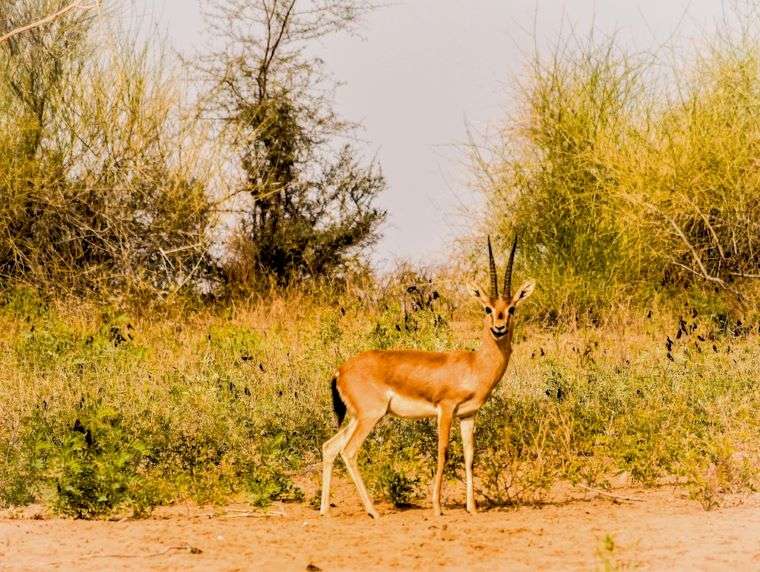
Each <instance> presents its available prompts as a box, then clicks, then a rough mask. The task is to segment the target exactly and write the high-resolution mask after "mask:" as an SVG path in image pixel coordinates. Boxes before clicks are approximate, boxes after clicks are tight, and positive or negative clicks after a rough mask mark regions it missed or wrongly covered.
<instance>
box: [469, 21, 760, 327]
mask: <svg viewBox="0 0 760 572" xmlns="http://www.w3.org/2000/svg"><path fill="white" fill-rule="evenodd" d="M759 49H760V41H757V40H755V39H751V36H743V38H742V40H741V41H740V42H734V41H732V40H731V36H730V35H729V36H721V38H720V39H719V40H718V41H716V42H715V43H714V45H712V46H711V47H710V48H709V50H707V51H706V53H701V54H700V56H699V57H698V58H697V59H695V60H693V61H691V62H690V63H688V64H681V65H680V67H677V68H675V69H674V70H671V71H670V74H671V75H668V76H667V78H665V79H666V80H667V81H660V80H662V79H663V78H662V77H659V75H661V74H660V71H659V70H660V69H661V67H660V64H661V61H660V60H659V59H658V58H657V57H656V56H651V57H650V56H647V57H644V56H631V55H629V54H626V53H625V51H624V50H622V49H621V48H620V47H618V46H617V45H616V44H615V42H614V40H611V41H608V42H606V43H602V44H600V43H596V42H593V41H589V42H575V40H574V39H570V40H563V41H561V42H560V44H559V47H558V48H557V50H555V52H554V53H552V54H551V55H550V56H549V57H548V58H542V57H536V60H535V63H534V65H533V67H532V68H531V75H530V77H529V80H528V81H527V82H526V85H525V87H524V90H523V92H522V107H521V113H520V115H518V116H516V117H515V118H514V120H513V121H511V122H510V123H509V125H508V127H507V128H506V129H505V131H504V135H503V139H502V141H500V142H499V143H498V144H497V145H496V149H495V151H496V154H495V155H494V158H493V159H492V160H491V161H490V162H488V161H485V162H484V161H482V156H480V157H479V159H480V162H479V165H480V167H481V168H482V172H483V174H484V177H483V179H482V180H483V182H484V185H483V189H484V191H485V194H486V197H487V199H488V207H489V208H488V212H489V213H490V215H489V217H488V221H487V222H488V224H489V227H490V228H497V229H499V231H500V234H501V235H503V236H509V235H511V234H512V233H513V232H519V233H520V234H521V236H522V245H523V251H522V255H521V256H520V258H519V260H520V264H522V265H523V267H524V268H525V270H526V271H527V272H529V273H530V274H531V275H533V276H535V277H536V279H537V280H538V283H539V284H540V286H541V291H542V292H543V295H542V297H541V298H540V299H541V300H542V302H543V304H542V306H543V307H544V308H545V312H546V314H547V315H548V314H553V315H558V314H565V315H569V314H574V313H575V312H578V311H580V312H581V313H588V312H591V313H596V314H598V313H599V311H600V310H601V309H603V308H609V307H611V306H612V305H614V304H615V303H617V302H618V301H620V300H621V299H633V300H635V301H638V302H641V301H645V300H649V299H651V297H652V296H653V295H665V296H670V295H672V293H673V292H676V291H679V290H683V289H687V290H701V291H703V292H710V291H713V290H714V289H715V288H716V287H717V288H718V289H719V290H720V291H721V292H726V293H730V294H731V296H730V297H733V298H739V299H740V300H742V301H743V302H745V303H746V297H747V287H746V286H747V284H748V282H749V281H752V280H754V279H756V278H759V277H760V256H758V251H757V249H758V236H760V185H759V183H760V180H758V175H757V162H758V160H759V157H760V155H758V151H759V150H760V145H759V144H760V137H759V135H760V131H758V125H760V122H758V110H759V109H760V58H759V57H758V50H759ZM664 85H668V86H671V87H672V86H673V85H677V87H678V89H676V90H672V92H667V91H666V90H665V89H664V87H663V86H664Z"/></svg>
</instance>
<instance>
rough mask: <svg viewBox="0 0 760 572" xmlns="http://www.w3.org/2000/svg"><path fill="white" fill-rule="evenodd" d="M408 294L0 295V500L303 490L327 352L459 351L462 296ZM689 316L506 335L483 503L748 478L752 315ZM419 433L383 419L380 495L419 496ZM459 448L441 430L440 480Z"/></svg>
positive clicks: (712, 498) (376, 476) (376, 447)
mask: <svg viewBox="0 0 760 572" xmlns="http://www.w3.org/2000/svg"><path fill="white" fill-rule="evenodd" d="M407 286H408V284H406V283H404V284H403V286H402V285H397V286H394V287H391V288H389V289H387V290H384V291H378V290H374V289H366V290H361V291H356V292H353V293H347V294H343V295H340V296H335V295H333V296H328V295H326V294H320V295H311V296H305V295H301V294H297V293H293V294H289V295H288V296H286V297H284V298H283V297H278V296H275V297H273V298H272V299H269V300H266V301H261V302H257V303H250V304H247V305H243V306H238V307H234V308H230V309H228V310H223V311H218V312H216V313H215V312H212V311H201V312H191V313H184V312H182V311H180V310H179V309H174V310H171V309H169V310H167V311H166V312H165V313H164V314H163V315H152V316H151V315H147V316H143V317H136V316H131V315H126V314H123V313H116V312H110V311H108V310H104V309H102V308H98V307H97V306H91V305H88V304H86V303H79V304H77V305H67V304H63V303H54V304H50V305H46V304H45V303H44V302H43V301H41V300H39V299H37V298H36V297H35V296H34V295H33V294H30V293H29V292H28V291H17V292H13V293H7V294H5V295H4V297H3V300H2V308H1V309H0V502H2V503H3V504H6V505H9V504H10V505H13V504H24V503H27V502H31V501H34V500H37V501H42V502H44V503H46V504H47V505H48V506H49V507H50V508H51V509H52V510H54V511H58V512H61V513H64V514H71V515H75V516H80V517H93V516H98V515H102V514H108V513H110V512H112V511H114V510H118V511H121V510H125V509H131V510H133V511H134V512H135V513H137V514H141V513H144V512H146V511H149V510H150V508H151V507H152V506H155V505H156V504H161V503H167V502H172V501H176V500H179V499H183V498H193V499H196V500H199V501H214V502H221V501H223V500H225V499H229V498H231V497H234V496H236V497H239V496H241V495H242V496H243V497H244V498H247V499H248V500H250V501H251V502H254V503H256V504H266V503H267V502H270V501H271V500H275V499H284V500H288V499H291V500H298V499H301V498H302V497H303V493H302V492H301V491H300V489H299V488H298V487H297V486H296V485H295V484H294V481H293V477H294V476H296V475H298V474H300V473H302V472H303V473H304V474H311V475H313V474H314V472H313V471H307V469H308V468H309V467H310V466H311V465H313V464H315V463H318V462H319V459H320V445H321V443H322V441H323V440H324V439H325V438H327V437H328V436H329V435H330V434H332V433H333V432H334V431H335V419H334V417H333V415H332V412H331V408H330V403H329V380H330V378H331V375H332V372H333V371H334V369H335V367H336V366H337V365H338V364H339V363H340V362H341V361H342V360H343V359H345V358H347V357H349V356H350V355H352V354H353V353H355V352H357V351H359V350H361V349H366V348H372V347H385V346H389V345H391V346H393V347H418V348H428V349H447V348H453V347H458V348H473V347H475V346H476V345H477V337H478V335H479V331H480V328H479V322H480V314H479V312H478V310H477V308H475V307H474V306H475V305H474V304H470V302H463V301H461V300H460V299H459V297H458V296H456V295H452V294H449V296H445V295H442V294H445V293H437V294H436V296H437V297H433V296H432V292H430V288H429V286H425V288H427V290H426V291H425V292H424V293H423V294H421V295H419V296H418V295H417V292H415V291H412V292H408V291H407ZM428 294H431V295H428ZM444 298H445V299H446V300H447V302H446V303H445V302H444ZM419 301H422V302H423V304H417V302H419ZM448 303H451V304H452V305H451V306H450V307H452V308H453V307H456V308H458V309H457V310H456V311H454V312H453V314H452V313H449V306H448V305H447V304H448ZM404 306H406V318H405V312H404ZM689 312H690V309H689V308H685V309H684V316H685V318H684V322H683V325H682V324H681V323H680V322H679V320H678V318H677V317H672V316H671V314H669V313H666V312H663V313H662V315H661V314H660V311H659V310H656V309H655V314H654V316H653V317H651V318H650V319H647V318H646V317H645V316H644V315H634V314H627V313H624V314H623V315H621V317H620V318H619V319H618V320H615V321H614V322H609V323H607V324H605V325H603V326H601V328H600V329H579V330H572V331H559V330H545V329H542V327H540V326H538V325H535V324H530V323H525V324H523V325H521V326H520V329H519V332H518V334H517V336H516V351H515V354H514V357H513V362H512V364H511V365H510V368H509V371H508V373H507V376H506V378H505V380H504V382H503V383H502V384H501V385H500V386H499V388H498V390H497V391H496V393H495V395H494V396H493V398H492V400H491V401H490V402H489V403H488V405H487V406H486V407H485V409H484V410H483V411H482V413H481V414H480V415H479V418H478V448H477V457H476V472H477V476H478V479H479V482H480V485H479V488H480V491H481V492H482V494H483V496H484V497H485V498H486V499H489V500H490V501H491V502H493V503H509V502H534V501H540V500H541V499H543V498H545V496H546V495H547V494H548V491H549V490H550V488H551V487H552V485H554V484H555V483H557V482H560V481H571V482H582V483H585V484H588V485H594V486H605V485H606V483H607V482H608V480H609V479H610V478H611V477H613V476H615V475H617V474H618V473H620V472H625V473H628V474H629V475H630V476H631V478H633V479H634V480H636V481H638V482H642V483H655V482H658V481H659V480H661V479H662V478H668V477H672V476H677V477H680V478H682V479H683V480H684V482H685V483H687V484H689V486H691V487H692V490H693V491H694V494H695V495H696V496H697V497H698V498H700V500H702V501H703V502H704V503H705V506H708V507H709V506H713V505H714V504H715V503H717V502H719V501H720V496H721V493H723V492H725V491H727V490H736V489H737V488H746V487H751V486H754V484H756V483H757V481H756V477H757V469H758V456H757V455H758V449H757V447H758V443H759V442H760V440H758V436H759V435H760V422H759V421H758V417H757V415H756V412H757V410H758V407H760V386H758V384H757V379H758V378H760V360H759V359H758V355H760V353H758V349H760V337H759V336H758V333H757V324H737V322H736V320H735V319H733V318H729V317H727V316H711V315H701V314H699V313H697V315H696V316H693V315H692V313H689ZM682 326H683V327H682ZM677 330H682V332H681V334H680V335H679V334H676V331H677ZM683 330H685V331H686V333H684V332H683ZM667 336H670V338H671V340H672V341H673V346H672V348H671V350H670V351H668V349H666V347H665V343H666V337H667ZM668 356H670V357H668ZM434 444H435V426H434V422H432V421H416V422H411V421H406V420H397V419H393V420H391V419H389V420H386V421H384V422H383V423H381V424H380V426H379V427H378V428H377V429H376V431H375V432H374V433H373V434H372V435H371V436H370V438H369V439H368V441H367V444H366V446H365V451H364V453H363V456H362V466H363V471H364V472H365V474H366V477H367V480H368V483H369V484H370V486H371V487H372V489H373V490H374V491H375V493H376V494H377V495H382V496H385V497H386V498H388V499H389V500H391V501H392V502H394V503H396V504H404V503H409V502H414V501H415V500H418V499H419V498H420V497H422V496H424V495H425V494H426V492H427V486H428V483H429V477H430V471H431V469H432V467H433V462H434V458H433V455H434V451H435V445H434ZM461 460H462V459H461V444H460V443H459V440H458V437H457V438H456V439H455V442H454V446H453V450H452V457H451V461H452V462H451V463H450V465H449V474H450V475H451V476H455V475H458V476H461V470H462V469H461V467H462V463H461ZM296 480H297V479H296Z"/></svg>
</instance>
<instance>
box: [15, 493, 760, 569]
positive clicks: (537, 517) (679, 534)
mask: <svg viewBox="0 0 760 572" xmlns="http://www.w3.org/2000/svg"><path fill="white" fill-rule="evenodd" d="M336 485H337V486H336V489H337V490H336V491H335V492H336V494H335V495H334V496H335V502H336V503H337V505H338V506H337V507H336V508H334V509H333V514H332V515H331V516H330V517H327V518H320V517H319V515H318V514H317V513H316V511H314V510H313V509H311V508H310V507H309V506H307V505H299V504H289V505H278V506H273V507H271V508H270V509H269V512H270V515H269V516H263V515H261V513H257V512H252V511H251V509H249V508H247V507H244V506H241V505H235V506H228V507H223V508H211V507H195V506H174V507H170V508H167V509H162V510H160V511H157V512H156V513H155V514H154V516H153V517H152V518H150V519H147V520H123V521H120V522H106V521H97V522H92V521H90V522H88V521H76V520H63V519H35V518H31V517H33V516H34V512H35V510H37V511H38V510H39V509H34V508H32V509H29V510H27V511H25V513H24V514H22V515H19V514H16V515H10V514H8V513H5V514H4V515H3V516H2V518H0V570H3V571H5V570H25V571H26V570H50V569H55V570H179V569H187V570H318V569H322V570H348V569H353V570H368V569H387V568H398V569H417V570H422V569H425V570H427V569H458V570H460V569H471V570H536V569H541V570H594V569H598V570H600V569H601V570H603V569H605V568H607V569H610V568H612V569H616V568H642V569H651V570H727V569H732V570H760V494H754V495H750V496H742V497H736V498H732V499H730V501H729V503H728V505H729V506H724V507H723V508H720V509H717V510H713V511H710V512H705V511H704V510H703V509H702V508H701V506H700V505H699V504H697V503H696V502H694V501H690V500H688V498H687V497H686V495H685V494H684V493H683V491H678V490H674V489H672V488H663V489H659V490H654V491H652V490H648V491H641V490H634V489H627V490H624V491H617V492H616V494H618V495H620V496H626V497H634V498H637V499H640V502H628V501H625V500H622V501H616V500H615V499H611V498H608V497H602V496H599V495H596V494H594V493H590V494H589V495H588V498H585V499H574V500H568V501H564V502H557V503H554V504H549V505H544V506H543V507H541V508H536V507H523V508H519V509H509V510H489V511H482V512H480V513H478V514H477V515H475V516H470V515H468V514H467V513H466V512H465V511H464V510H463V509H462V508H461V506H458V505H457V506H454V505H452V506H449V507H448V510H447V511H446V514H445V515H444V516H443V517H442V518H434V517H432V516H431V514H430V511H429V509H428V508H427V507H424V508H413V509H408V510H403V511H399V510H393V509H391V508H390V507H388V506H382V505H381V506H379V507H378V508H379V509H380V510H381V512H382V513H383V517H382V518H381V519H380V520H379V521H377V522H373V521H372V520H370V519H369V518H368V517H366V516H365V515H364V514H363V513H362V511H361V508H360V506H359V503H358V501H357V500H356V498H355V495H354V493H353V490H352V489H351V488H350V486H349V485H348V483H345V482H338V483H336ZM38 516H39V515H38Z"/></svg>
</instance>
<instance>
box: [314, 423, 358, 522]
mask: <svg viewBox="0 0 760 572" xmlns="http://www.w3.org/2000/svg"><path fill="white" fill-rule="evenodd" d="M355 429H356V420H355V419H351V420H350V421H349V422H348V423H347V424H346V425H345V426H344V427H343V428H342V429H340V430H339V431H338V432H337V433H336V434H335V435H333V436H332V437H330V438H329V439H328V440H327V441H325V442H324V444H323V445H322V502H321V504H320V507H319V514H321V515H323V516H324V515H326V514H327V511H328V510H329V509H330V483H331V481H332V472H333V464H334V463H335V458H336V457H337V456H338V453H340V451H341V449H343V447H345V446H346V442H347V441H348V439H349V437H351V434H352V433H353V432H354V430H355Z"/></svg>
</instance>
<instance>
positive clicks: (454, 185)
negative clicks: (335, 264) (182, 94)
mask: <svg viewBox="0 0 760 572" xmlns="http://www.w3.org/2000/svg"><path fill="white" fill-rule="evenodd" d="M201 1H202V0H126V2H127V5H128V6H129V9H130V10H132V12H133V14H134V15H135V16H137V17H138V18H142V19H145V20H147V21H155V22H157V23H158V24H157V25H158V26H159V27H161V28H162V29H163V30H165V31H166V32H167V34H168V37H169V40H170V42H171V43H172V44H173V46H174V47H175V48H176V49H177V50H178V51H179V52H181V53H191V52H192V51H193V50H194V49H195V48H196V47H200V46H201V45H202V43H203V41H204V39H203V19H202V16H201V10H200V4H201ZM726 4H727V2H726V1H722V0H691V1H689V0H607V1H603V0H596V1H593V0H554V1H548V0H543V1H542V0H468V1H464V0H391V1H390V2H389V3H388V4H387V5H386V6H384V7H382V8H379V9H377V10H376V11H374V12H373V13H372V14H371V15H370V16H369V17H368V18H367V19H366V20H365V22H364V25H363V27H362V31H361V33H362V36H363V38H356V37H350V36H341V37H336V38H334V39H331V40H330V41H327V42H325V43H324V44H323V45H321V46H319V47H318V51H319V53H320V55H321V56H322V57H323V58H324V60H325V62H326V66H327V70H328V71H329V72H330V73H331V74H332V75H333V76H334V78H335V79H336V80H338V81H340V82H342V83H343V85H342V86H341V87H340V88H339V89H338V91H337V94H336V97H337V101H336V104H337V110H338V112H339V114H340V115H342V116H343V117H344V118H346V119H348V120H351V121H356V122H359V123H361V124H362V129H361V130H360V131H359V132H358V134H357V135H358V136H359V137H360V139H361V141H360V146H361V147H362V150H363V152H364V153H365V155H366V156H368V157H372V156H376V157H377V159H378V161H379V162H380V164H381V165H382V168H383V172H384V174H385V176H386V178H387V182H388V190H387V192H386V193H385V194H384V195H383V196H382V197H381V198H380V201H379V204H380V206H381V207H382V208H385V209H387V210H388V221H387V223H386V224H385V226H384V228H383V235H384V237H383V239H382V241H381V242H380V244H379V245H378V246H377V247H376V250H375V252H374V253H373V259H374V261H375V263H376V265H377V266H378V267H380V268H388V267H392V266H393V265H394V263H395V261H397V260H398V259H408V260H411V261H414V262H423V263H425V262H434V263H440V262H444V261H445V259H446V253H447V250H448V249H449V248H450V245H451V241H452V239H453V238H454V237H456V236H457V235H461V234H462V232H463V231H466V229H467V227H468V225H470V224H471V223H470V221H468V220H467V219H466V217H463V216H461V215H459V214H458V213H459V212H460V211H461V206H462V205H466V206H468V207H473V206H475V207H477V205H478V204H480V201H481V198H480V195H478V194H477V193H475V192H473V190H472V185H471V184H470V181H471V175H470V172H469V167H468V164H467V157H466V153H465V152H464V151H463V150H462V149H461V147H460V146H461V145H462V144H463V143H465V142H466V141H467V139H468V137H467V129H468V125H469V126H470V127H471V128H472V129H474V130H475V131H476V132H481V133H482V132H484V131H485V130H486V129H488V128H492V129H493V128H497V127H498V126H499V125H500V122H501V121H502V120H503V119H504V117H505V116H506V115H507V113H508V112H509V110H510V109H512V108H513V107H512V106H513V105H514V102H513V95H514V90H513V86H514V83H515V79H516V78H519V74H520V72H521V69H522V67H523V66H524V65H525V63H526V62H527V59H528V57H529V56H530V54H532V53H533V51H534V48H537V49H538V50H539V51H544V50H547V49H548V48H550V47H551V46H552V44H553V42H554V41H555V40H556V38H557V37H558V35H559V34H560V33H561V32H562V31H563V30H565V31H567V30H568V29H569V28H574V29H575V30H576V31H577V32H578V33H579V34H585V33H586V32H587V31H588V30H589V28H590V27H591V26H592V25H593V26H594V27H595V29H596V30H597V31H598V32H599V33H601V34H612V33H617V35H618V37H619V38H620V39H621V40H622V41H623V42H625V43H626V44H628V45H632V46H634V47H636V48H637V49H640V50H653V49H656V48H658V47H659V46H661V45H662V44H663V43H668V42H672V41H674V40H672V38H673V36H674V34H675V35H676V37H677V40H675V41H677V42H678V43H679V44H680V45H684V46H688V45H690V43H691V42H692V41H697V40H696V39H697V38H700V37H702V36H703V34H704V32H705V31H710V30H712V29H713V27H714V25H715V23H716V22H717V21H718V20H719V19H721V18H722V17H723V14H724V10H725V9H726Z"/></svg>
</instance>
